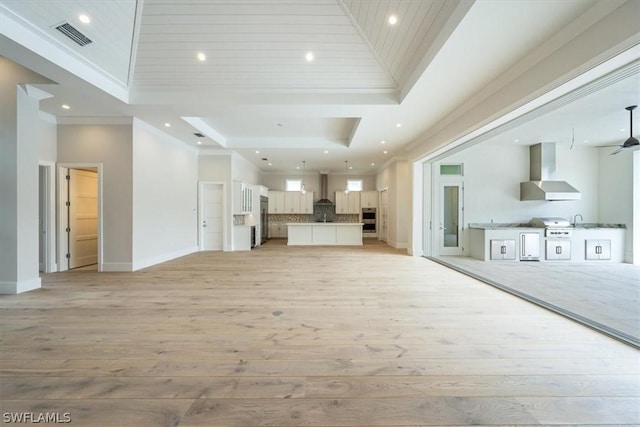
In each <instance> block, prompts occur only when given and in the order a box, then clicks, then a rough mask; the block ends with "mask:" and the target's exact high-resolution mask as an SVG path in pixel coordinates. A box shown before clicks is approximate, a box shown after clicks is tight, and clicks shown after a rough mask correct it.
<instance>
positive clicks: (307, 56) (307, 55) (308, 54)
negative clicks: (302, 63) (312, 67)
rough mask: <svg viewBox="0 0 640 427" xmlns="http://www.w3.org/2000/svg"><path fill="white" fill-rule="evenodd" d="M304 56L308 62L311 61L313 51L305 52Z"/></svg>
mask: <svg viewBox="0 0 640 427" xmlns="http://www.w3.org/2000/svg"><path fill="white" fill-rule="evenodd" d="M304 57H305V58H306V60H307V61H308V62H311V61H313V58H314V56H313V52H307V54H306V55H305V56H304Z"/></svg>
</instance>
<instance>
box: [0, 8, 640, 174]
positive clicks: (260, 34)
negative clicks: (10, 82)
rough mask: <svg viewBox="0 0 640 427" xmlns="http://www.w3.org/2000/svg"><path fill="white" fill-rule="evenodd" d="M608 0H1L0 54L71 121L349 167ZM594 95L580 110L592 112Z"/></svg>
mask: <svg viewBox="0 0 640 427" xmlns="http://www.w3.org/2000/svg"><path fill="white" fill-rule="evenodd" d="M598 5H600V6H602V4H601V2H598V1H597V0H564V1H545V2H543V1H538V0H520V1H510V2H505V1H501V0H479V1H475V2H474V1H461V0H295V1H294V0H144V1H143V0H137V1H136V0H118V1H89V0H29V1H24V0H2V2H0V19H1V21H0V23H1V24H2V25H0V31H2V38H0V42H2V44H1V45H0V47H1V48H2V50H1V51H0V54H2V55H4V56H7V57H9V58H10V59H12V60H14V61H16V62H19V63H22V65H25V66H27V67H30V68H32V69H34V68H35V70H34V71H36V72H39V73H40V74H43V75H45V76H46V77H48V78H50V79H52V80H53V81H56V82H57V83H58V85H56V86H47V87H46V88H45V87H43V89H45V90H47V91H48V92H50V93H52V94H53V95H54V98H51V99H49V100H45V101H43V102H42V108H43V109H44V110H45V111H47V112H49V113H51V114H53V115H55V116H57V117H59V118H60V120H61V121H67V122H70V121H73V120H90V119H91V118H95V117H119V116H136V117H139V118H141V119H142V120H145V121H147V122H148V123H150V124H152V125H153V126H156V127H158V128H159V129H162V130H163V131H165V132H167V133H169V134H171V135H173V136H174V137H176V138H178V139H180V140H182V141H184V142H185V143H186V144H192V145H194V146H197V147H199V149H201V150H203V151H206V152H217V151H224V150H235V151H238V152H239V153H240V154H242V155H243V156H244V157H246V158H247V159H248V160H250V161H252V162H254V163H255V164H256V165H257V166H258V167H259V168H260V169H262V170H263V171H265V172H269V171H274V172H286V171H290V170H295V166H296V165H300V164H301V162H302V161H303V160H305V161H306V165H307V168H308V170H313V169H317V170H329V171H331V170H334V171H339V170H342V168H343V165H344V160H349V162H350V164H351V165H352V166H354V169H356V170H357V171H359V172H361V173H373V172H375V171H376V170H377V169H378V168H379V167H380V165H382V164H384V163H385V162H386V161H389V159H392V158H394V157H395V158H402V157H403V156H405V155H406V151H405V147H407V146H408V145H409V144H410V143H411V142H413V141H414V140H415V139H416V138H417V137H418V136H419V135H421V134H423V133H424V132H425V131H427V130H428V129H429V128H430V127H431V126H434V125H435V124H436V123H437V122H438V121H439V120H441V119H442V118H443V117H445V116H447V114H449V113H450V112H451V111H453V110H455V109H456V108H457V107H459V106H460V105H462V104H463V103H464V101H465V100H466V99H468V98H469V97H470V96H472V95H474V94H476V93H477V92H479V91H480V90H481V89H482V88H483V87H485V86H486V85H488V84H490V83H491V82H492V81H493V80H494V79H496V78H497V77H498V76H500V75H501V74H503V73H505V72H506V71H507V70H508V69H509V68H510V67H513V66H514V65H515V64H517V63H518V61H520V60H521V59H522V58H523V57H525V56H526V55H527V54H528V53H530V52H531V51H532V50H534V49H535V48H537V47H538V46H540V45H541V44H542V43H544V42H547V41H548V40H549V39H551V38H552V37H553V36H554V35H555V34H557V33H558V32H560V31H562V29H563V28H565V27H566V26H567V25H569V24H570V23H572V22H573V21H575V20H576V19H578V18H579V17H581V16H582V15H583V14H585V13H587V12H588V11H589V10H590V9H592V8H593V7H595V6H598ZM80 15H86V16H87V17H89V18H90V22H88V23H86V22H82V21H80V19H79V16H80ZM391 17H394V18H395V23H391V22H390V18H391ZM63 23H69V24H70V25H71V26H73V27H74V28H76V29H77V30H78V31H79V32H80V33H82V34H83V35H84V36H86V37H87V38H88V39H90V40H91V43H89V44H87V45H85V46H79V45H78V44H77V43H75V42H74V41H72V40H70V39H69V38H68V37H67V36H65V35H64V34H62V33H61V32H60V31H59V30H57V29H56V27H58V26H59V25H60V24H63ZM199 55H201V56H202V57H201V58H198V56H199ZM308 55H312V58H311V57H309V58H308V57H307V56H308ZM634 79H635V80H634ZM87 82H89V83H87ZM622 85H623V83H620V84H618V85H617V86H616V87H615V88H614V91H615V96H620V92H624V93H625V94H627V95H625V96H626V98H627V99H632V98H633V97H634V94H633V90H634V89H635V88H636V87H637V85H638V78H637V72H636V73H635V77H634V75H633V74H632V75H631V76H630V77H629V80H628V81H627V84H626V86H624V88H622ZM630 93H631V95H629V94H630ZM602 97H603V98H606V99H610V97H607V95H602ZM635 97H636V99H637V95H635ZM576 102H577V101H576ZM624 102H628V101H624ZM61 104H66V105H69V106H70V107H71V108H69V109H68V110H63V109H61ZM610 104H612V105H611V106H609V107H608V108H610V109H612V108H613V104H614V103H613V102H611V103H610ZM576 105H577V104H576ZM585 105H586V106H583V107H575V108H574V109H573V110H570V111H574V114H582V113H584V111H585V108H586V109H587V110H589V111H591V110H594V108H593V105H591V104H588V105H587V104H585ZM615 107H616V109H620V110H621V111H622V113H624V110H622V109H623V108H624V106H618V105H615ZM589 114H592V115H594V116H595V115H598V114H600V116H602V112H598V111H593V112H591V113H589ZM621 116H622V117H621V120H625V117H624V115H623V114H621ZM560 120H564V121H565V123H566V121H567V118H566V115H565V116H564V117H562V118H561V119H549V120H548V122H549V123H548V127H549V129H551V128H553V127H554V126H555V127H558V124H559V123H560ZM545 123H546V122H545ZM545 126H547V125H545ZM616 126H618V123H617V122H616ZM537 129H539V128H537ZM563 131H566V126H564V128H563ZM194 133H201V134H203V135H204V136H205V137H204V138H199V137H196V136H195V135H194ZM549 137H554V136H552V135H549ZM612 138H613V136H612V134H611V133H607V135H604V134H603V135H602V136H600V137H599V138H597V143H599V144H602V143H604V142H605V141H608V140H611V139H612ZM585 140H587V138H582V139H581V141H585ZM593 141H594V139H593V138H592V141H591V142H590V143H591V144H595V143H596V142H593ZM533 142H536V141H533ZM198 143H200V144H198ZM583 143H584V142H583ZM585 144H586V143H585ZM263 159H268V160H263Z"/></svg>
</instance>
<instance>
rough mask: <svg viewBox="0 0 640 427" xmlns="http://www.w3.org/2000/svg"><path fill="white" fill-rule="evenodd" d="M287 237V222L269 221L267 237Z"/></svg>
mask: <svg viewBox="0 0 640 427" xmlns="http://www.w3.org/2000/svg"><path fill="white" fill-rule="evenodd" d="M285 237H287V224H286V223H283V222H276V223H269V238H270V239H281V238H285Z"/></svg>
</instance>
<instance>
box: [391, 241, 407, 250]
mask: <svg viewBox="0 0 640 427" xmlns="http://www.w3.org/2000/svg"><path fill="white" fill-rule="evenodd" d="M387 243H388V245H389V246H391V247H394V248H396V249H407V248H408V247H409V244H408V243H407V242H396V241H395V240H389V241H388V242H387Z"/></svg>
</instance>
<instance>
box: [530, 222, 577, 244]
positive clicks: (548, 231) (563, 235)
mask: <svg viewBox="0 0 640 427" xmlns="http://www.w3.org/2000/svg"><path fill="white" fill-rule="evenodd" d="M529 225H530V226H531V227H536V228H544V236H545V237H553V238H556V239H570V238H571V236H572V235H573V228H571V223H570V222H569V220H568V219H565V218H560V217H541V218H531V220H530V221H529Z"/></svg>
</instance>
